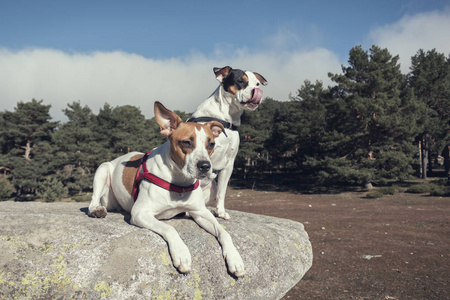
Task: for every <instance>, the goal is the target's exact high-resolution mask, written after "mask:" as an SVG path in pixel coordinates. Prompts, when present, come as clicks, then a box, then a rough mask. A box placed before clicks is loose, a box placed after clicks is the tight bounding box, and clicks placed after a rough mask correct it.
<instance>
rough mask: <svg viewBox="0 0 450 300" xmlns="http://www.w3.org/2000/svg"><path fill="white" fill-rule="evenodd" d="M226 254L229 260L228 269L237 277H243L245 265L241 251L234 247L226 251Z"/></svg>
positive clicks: (226, 258)
mask: <svg viewBox="0 0 450 300" xmlns="http://www.w3.org/2000/svg"><path fill="white" fill-rule="evenodd" d="M224 256H225V260H226V261H227V265H228V271H229V272H230V273H231V274H233V275H234V276H236V277H243V276H244V275H245V267H244V262H243V261H242V258H241V255H240V254H239V252H237V250H236V249H234V248H233V250H230V251H228V252H227V253H224Z"/></svg>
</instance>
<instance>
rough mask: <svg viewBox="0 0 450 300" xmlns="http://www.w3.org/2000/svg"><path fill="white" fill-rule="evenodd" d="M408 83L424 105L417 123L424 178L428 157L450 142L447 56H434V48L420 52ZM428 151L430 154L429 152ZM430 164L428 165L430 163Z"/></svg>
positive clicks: (449, 68)
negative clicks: (419, 128)
mask: <svg viewBox="0 0 450 300" xmlns="http://www.w3.org/2000/svg"><path fill="white" fill-rule="evenodd" d="M408 79H409V84H410V86H411V87H412V88H413V89H414V93H415V95H416V96H417V98H418V99H419V101H420V102H421V103H422V104H423V105H424V109H423V113H422V116H421V119H420V122H421V123H422V124H423V131H422V132H421V133H420V137H419V140H420V143H421V157H422V161H421V165H422V170H421V174H422V177H423V178H426V176H427V165H428V163H429V156H431V155H429V154H432V155H434V156H435V157H437V155H439V154H440V153H441V151H442V149H443V148H444V146H445V145H447V144H448V143H450V57H449V58H447V59H446V58H445V56H444V54H440V53H437V52H436V50H435V49H433V50H431V51H427V52H426V53H425V52H424V51H423V50H419V51H418V52H417V54H416V55H415V56H413V57H412V58H411V73H410V74H409V78H408ZM429 152H430V153H429ZM430 165H431V164H430Z"/></svg>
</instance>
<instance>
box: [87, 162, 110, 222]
mask: <svg viewBox="0 0 450 300" xmlns="http://www.w3.org/2000/svg"><path fill="white" fill-rule="evenodd" d="M109 193H111V171H110V163H109V162H105V163H102V164H101V165H100V167H98V169H97V171H96V172H95V176H94V184H93V193H92V200H91V203H90V204H89V215H90V216H91V217H94V218H104V217H106V214H107V210H106V207H107V204H108V203H107V202H108V200H109V198H110V195H109ZM102 202H106V203H102Z"/></svg>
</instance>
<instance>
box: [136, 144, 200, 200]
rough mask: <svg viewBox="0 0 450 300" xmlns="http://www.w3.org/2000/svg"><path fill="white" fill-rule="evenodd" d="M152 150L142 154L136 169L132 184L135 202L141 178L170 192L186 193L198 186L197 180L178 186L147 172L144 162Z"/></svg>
mask: <svg viewBox="0 0 450 300" xmlns="http://www.w3.org/2000/svg"><path fill="white" fill-rule="evenodd" d="M151 152H152V151H149V152H147V153H146V154H145V155H144V158H143V159H142V163H141V165H140V166H139V168H138V171H137V173H136V177H135V179H134V184H133V199H134V201H135V202H136V199H137V197H138V195H139V184H140V183H141V181H142V180H144V179H145V180H147V181H149V182H151V183H153V184H155V185H157V186H159V187H161V188H163V189H165V190H168V191H170V192H176V193H179V194H183V193H188V192H192V191H193V190H195V189H196V188H198V186H199V185H200V183H199V181H198V180H197V181H195V183H194V184H193V185H190V186H186V187H184V186H179V185H175V184H172V183H170V182H167V181H165V180H164V179H162V178H159V177H158V176H156V175H153V174H151V173H149V172H148V170H147V166H146V162H147V158H148V156H149V155H150V153H151Z"/></svg>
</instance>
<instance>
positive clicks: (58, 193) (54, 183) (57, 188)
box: [37, 176, 68, 202]
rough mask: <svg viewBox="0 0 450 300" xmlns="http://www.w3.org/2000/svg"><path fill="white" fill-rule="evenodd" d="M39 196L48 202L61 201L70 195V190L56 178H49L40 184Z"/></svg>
mask: <svg viewBox="0 0 450 300" xmlns="http://www.w3.org/2000/svg"><path fill="white" fill-rule="evenodd" d="M37 195H38V196H39V197H41V198H42V199H44V200H45V201H46V202H54V201H56V200H61V199H62V198H64V197H67V195H68V189H67V187H65V186H64V185H63V184H62V182H61V181H59V180H58V179H56V177H50V176H49V177H47V178H46V179H45V180H44V181H42V182H40V183H39V190H38V193H37Z"/></svg>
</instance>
